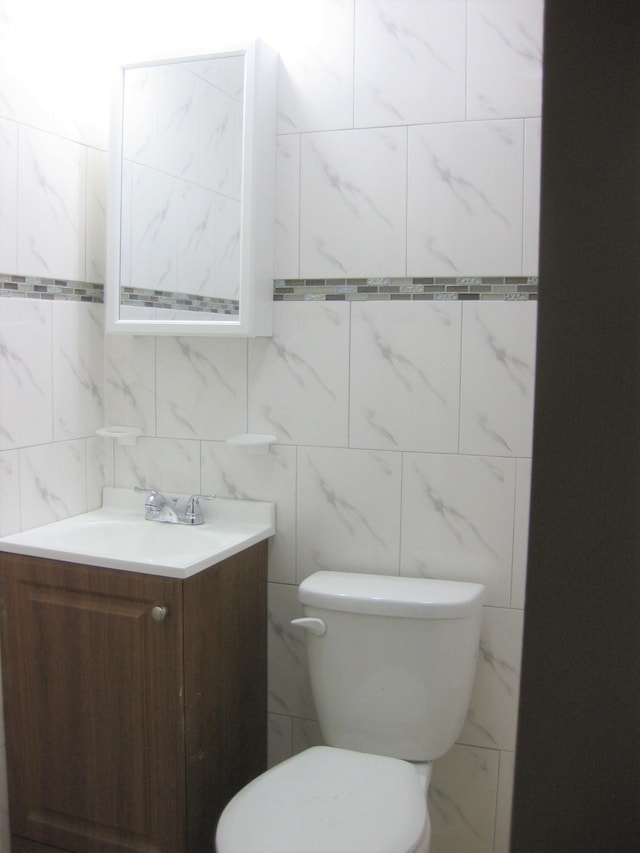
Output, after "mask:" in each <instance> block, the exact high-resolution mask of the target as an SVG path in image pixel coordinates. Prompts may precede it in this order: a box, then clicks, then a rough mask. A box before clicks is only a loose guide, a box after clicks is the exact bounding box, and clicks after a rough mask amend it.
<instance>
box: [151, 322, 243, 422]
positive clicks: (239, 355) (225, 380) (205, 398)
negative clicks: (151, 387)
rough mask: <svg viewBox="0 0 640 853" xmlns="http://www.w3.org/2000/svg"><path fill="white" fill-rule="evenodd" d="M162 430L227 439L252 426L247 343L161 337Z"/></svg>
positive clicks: (158, 373)
mask: <svg viewBox="0 0 640 853" xmlns="http://www.w3.org/2000/svg"><path fill="white" fill-rule="evenodd" d="M156 376H157V387H156V411H157V432H158V435H164V436H171V437H176V438H204V439H226V438H229V437H230V436H232V435H237V434H238V433H243V432H246V431H247V342H246V340H244V339H230V338H213V337H212V338H205V337H191V338H174V337H170V336H163V337H158V338H157V339H156Z"/></svg>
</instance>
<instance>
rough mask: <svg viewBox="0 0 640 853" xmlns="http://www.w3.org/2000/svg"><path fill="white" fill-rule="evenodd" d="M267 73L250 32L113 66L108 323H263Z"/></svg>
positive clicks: (270, 59)
mask: <svg viewBox="0 0 640 853" xmlns="http://www.w3.org/2000/svg"><path fill="white" fill-rule="evenodd" d="M276 79H277V55H276V54H275V52H274V51H273V50H272V49H271V48H269V47H268V46H267V45H266V44H265V43H264V42H261V41H258V40H256V41H254V42H251V43H248V44H245V45H242V46H239V47H235V48H232V49H229V50H224V51H220V52H216V53H209V54H196V55H191V56H172V57H169V58H163V59H161V60H153V61H148V62H142V63H137V64H130V65H123V66H121V67H120V68H119V69H118V74H117V78H116V83H115V90H114V96H113V105H112V122H111V144H110V164H109V194H108V216H107V234H108V237H107V282H106V288H105V291H106V292H105V302H106V329H107V332H109V333H114V334H121V333H122V334H132V335H181V336H182V335H227V336H231V335H235V336H256V335H267V336H268V335H270V334H271V328H272V313H273V223H274V192H275V144H276Z"/></svg>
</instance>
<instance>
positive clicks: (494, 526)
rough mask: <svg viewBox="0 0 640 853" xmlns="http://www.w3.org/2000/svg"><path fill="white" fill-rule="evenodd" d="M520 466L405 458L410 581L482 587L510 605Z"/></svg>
mask: <svg viewBox="0 0 640 853" xmlns="http://www.w3.org/2000/svg"><path fill="white" fill-rule="evenodd" d="M514 492H515V461H514V460H513V459H497V458H487V457H477V456H454V455H446V454H434V453H405V454H404V465H403V475H402V555H401V563H400V566H401V571H400V573H401V574H403V575H411V576H418V577H427V578H442V579H445V580H447V579H450V580H466V581H475V582H477V583H482V584H484V585H485V587H486V589H487V597H486V600H485V602H486V603H488V604H494V605H498V606H501V607H508V606H509V599H510V593H511V556H512V555H511V552H512V539H513V511H514V510H513V506H514Z"/></svg>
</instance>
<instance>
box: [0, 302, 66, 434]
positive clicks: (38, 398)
mask: <svg viewBox="0 0 640 853" xmlns="http://www.w3.org/2000/svg"><path fill="white" fill-rule="evenodd" d="M51 307H52V306H51V303H44V302H39V301H34V300H26V299H25V300H23V299H0V339H1V340H2V347H1V348H0V400H2V401H3V404H2V407H1V408H0V450H8V449H11V448H14V447H24V446H26V445H29V444H44V443H46V442H49V441H52V440H53V424H52V417H53V408H52V407H53V402H52V374H51V357H52V350H51V347H52V344H51V336H52V333H51V326H52V323H51Z"/></svg>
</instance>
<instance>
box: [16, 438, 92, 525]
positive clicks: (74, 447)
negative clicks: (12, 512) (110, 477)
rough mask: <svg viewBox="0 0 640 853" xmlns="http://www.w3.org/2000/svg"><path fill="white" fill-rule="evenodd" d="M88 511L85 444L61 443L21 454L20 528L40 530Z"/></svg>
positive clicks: (28, 448)
mask: <svg viewBox="0 0 640 853" xmlns="http://www.w3.org/2000/svg"><path fill="white" fill-rule="evenodd" d="M86 509H87V458H86V449H85V443H84V441H82V440H81V439H78V440H76V441H60V442H56V443H55V444H42V445H39V446H37V447H27V448H24V449H22V450H21V451H20V511H21V515H22V527H23V528H24V529H28V528H30V527H39V526H40V525H41V524H48V523H49V522H51V521H58V520H59V519H62V518H69V516H71V515H78V514H79V513H81V512H86Z"/></svg>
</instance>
